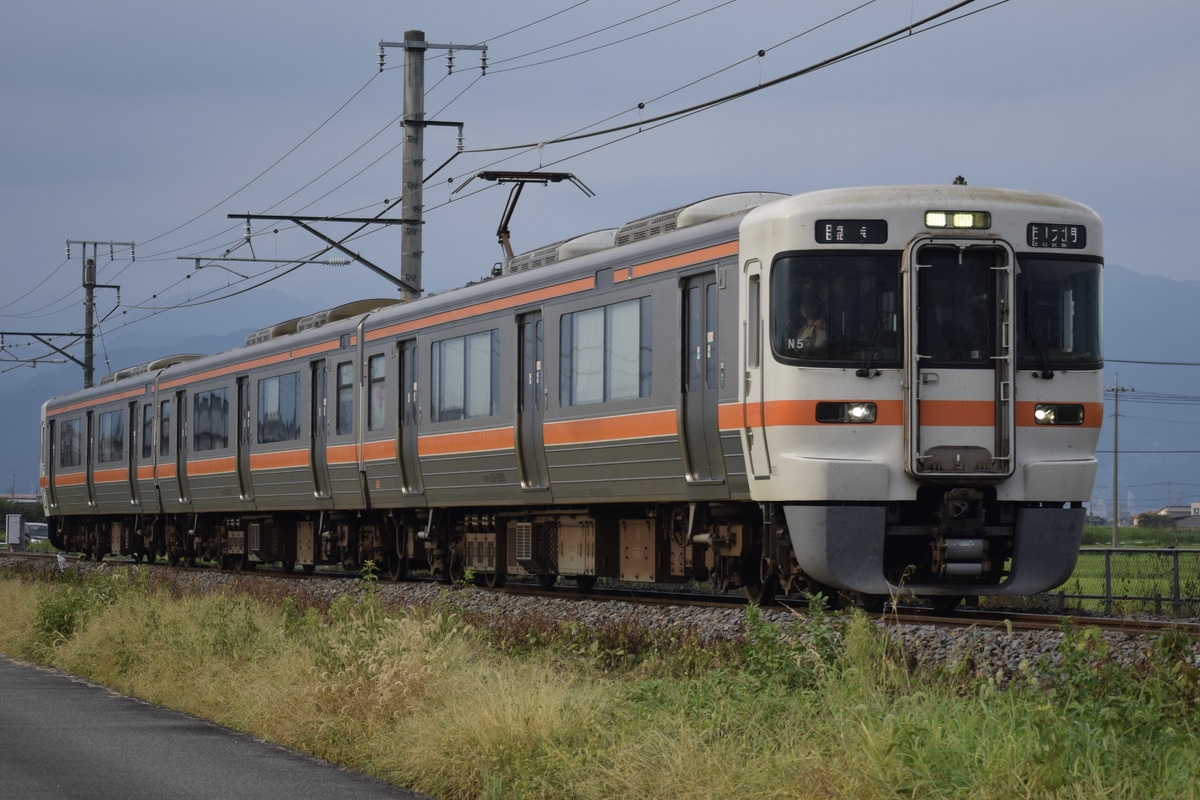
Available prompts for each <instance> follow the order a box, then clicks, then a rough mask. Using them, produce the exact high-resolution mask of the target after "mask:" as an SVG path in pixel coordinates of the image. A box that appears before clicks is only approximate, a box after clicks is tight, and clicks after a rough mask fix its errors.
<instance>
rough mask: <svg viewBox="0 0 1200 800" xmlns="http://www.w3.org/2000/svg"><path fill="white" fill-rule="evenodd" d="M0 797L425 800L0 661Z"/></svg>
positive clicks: (81, 683) (61, 676)
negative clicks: (389, 799) (373, 799)
mask: <svg viewBox="0 0 1200 800" xmlns="http://www.w3.org/2000/svg"><path fill="white" fill-rule="evenodd" d="M0 797H4V798H13V800H17V798H20V799H21V800H49V799H50V798H81V799H82V798H86V799H87V800H105V799H106V798H112V800H151V799H153V800H161V798H166V797H169V798H172V800H189V799H191V798H195V800H217V799H218V798H219V799H220V800H230V798H255V800H275V798H278V799H279V800H302V799H303V798H322V800H327V798H331V797H336V798H338V799H339V800H359V798H363V799H364V800H365V799H366V798H391V799H392V800H395V799H396V798H404V799H406V800H415V799H417V798H425V796H424V795H418V794H414V793H412V792H408V791H405V790H403V789H398V788H396V787H394V786H390V785H388V784H386V783H383V782H382V781H377V780H375V779H373V778H368V777H366V776H364V775H361V774H359V773H356V772H351V771H350V770H347V769H343V768H341V767H338V766H336V765H333V764H328V763H325V762H323V761H318V760H316V759H314V758H309V757H308V756H305V755H303V754H300V753H297V752H295V751H292V750H288V749H286V748H283V747H279V746H277V745H272V744H267V743H265V742H261V741H259V740H257V739H254V738H251V737H249V736H245V735H243V734H239V733H235V732H233V731H230V730H227V729H226V728H222V727H220V726H218V725H214V724H212V723H210V722H205V721H204V720H200V719H196V718H195V717H191V716H188V715H186V714H181V713H179V712H176V711H169V710H167V709H163V708H160V707H158V706H154V705H150V704H149V703H144V702H142V701H140V700H135V699H133V698H130V697H124V696H121V695H119V694H116V693H114V692H111V691H109V690H107V689H105V688H103V687H100V686H97V685H95V684H93V683H90V682H88V681H85V680H83V679H82V678H78V677H76V676H73V675H68V674H66V673H63V672H58V671H56V670H49V669H44V668H40V667H34V666H31V665H27V664H24V663H20V662H16V661H13V660H11V659H8V658H6V657H4V656H0ZM425 800H427V798H425Z"/></svg>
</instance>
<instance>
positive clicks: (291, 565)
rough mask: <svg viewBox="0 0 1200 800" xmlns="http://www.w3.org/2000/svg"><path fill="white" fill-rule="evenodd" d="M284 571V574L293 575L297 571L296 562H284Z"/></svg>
mask: <svg viewBox="0 0 1200 800" xmlns="http://www.w3.org/2000/svg"><path fill="white" fill-rule="evenodd" d="M283 571H284V573H286V574H288V575H291V574H292V573H293V572H295V571H296V562H295V561H284V562H283Z"/></svg>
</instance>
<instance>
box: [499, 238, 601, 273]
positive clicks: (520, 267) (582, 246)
mask: <svg viewBox="0 0 1200 800" xmlns="http://www.w3.org/2000/svg"><path fill="white" fill-rule="evenodd" d="M616 235H617V229H616V228H608V229H606V230H602V231H592V232H591V233H585V234H583V235H582V236H576V237H574V238H573V239H564V240H562V241H561V242H555V243H554V244H548V245H545V246H544V247H539V248H538V249H536V250H530V251H529V252H528V253H521V254H520V255H516V256H513V257H512V258H511V259H509V261H508V264H506V265H505V268H504V274H505V275H512V274H515V273H517V272H525V271H527V270H531V269H536V268H537V267H544V266H546V265H547V264H555V263H557V262H559V261H566V260H567V259H568V258H575V257H577V256H585V255H587V254H588V253H596V252H599V251H600V250H607V249H608V248H610V247H612V246H613V243H614V241H615V240H616Z"/></svg>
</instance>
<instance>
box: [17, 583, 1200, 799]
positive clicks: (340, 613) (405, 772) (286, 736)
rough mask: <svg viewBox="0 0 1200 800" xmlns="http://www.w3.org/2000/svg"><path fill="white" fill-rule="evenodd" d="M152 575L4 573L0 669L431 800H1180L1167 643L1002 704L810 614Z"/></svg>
mask: <svg viewBox="0 0 1200 800" xmlns="http://www.w3.org/2000/svg"><path fill="white" fill-rule="evenodd" d="M149 574H150V573H149V572H148V571H147V570H139V569H137V568H129V569H125V570H117V571H114V572H112V573H110V574H107V575H102V574H99V573H89V574H88V575H87V576H82V575H79V574H77V573H74V572H72V571H67V572H65V573H63V574H62V575H61V576H59V577H55V578H49V579H42V578H38V579H35V578H33V577H32V576H29V575H21V574H19V573H9V574H7V575H5V576H0V608H2V609H3V612H2V613H3V615H4V618H5V625H4V626H2V627H0V652H3V653H6V654H8V655H11V656H15V657H21V658H27V659H34V660H38V661H42V662H45V663H49V664H53V665H54V666H57V667H59V668H61V669H64V670H68V671H71V672H75V673H78V674H82V675H85V676H87V677H89V678H91V679H92V680H95V681H97V682H100V683H103V684H105V685H108V686H111V687H113V688H115V689H117V690H119V691H122V692H125V693H128V694H135V695H138V696H140V697H144V698H146V699H148V700H151V701H154V702H158V703H161V704H164V705H169V706H172V707H175V708H180V709H182V710H185V711H188V712H191V713H193V714H197V715H199V716H203V717H206V718H209V719H214V720H216V721H218V722H220V723H222V724H225V725H228V726H230V727H234V728H237V729H240V730H245V731H249V732H251V733H254V734H255V735H258V736H261V737H264V738H267V739H271V740H273V741H277V742H280V743H282V744H285V745H289V746H292V747H296V748H298V749H301V750H305V751H307V752H310V753H313V754H314V755H317V756H320V757H323V758H327V759H330V760H332V761H336V762H340V763H343V764H347V765H349V766H351V767H353V768H355V769H358V770H361V771H364V772H367V773H370V774H373V775H377V776H379V777H382V778H384V779H385V780H389V781H392V782H394V783H396V784H399V785H404V786H408V787H411V788H414V789H416V790H418V791H422V792H425V793H427V794H430V795H433V796H435V797H438V798H443V799H445V800H450V799H451V798H489V799H493V800H498V799H499V798H614V797H622V798H626V797H629V798H642V797H644V798H792V797H800V798H883V797H913V798H954V799H955V800H960V799H961V798H996V797H1004V798H1014V797H1055V798H1084V797H1087V798H1096V797H1196V796H1198V790H1197V788H1195V787H1197V786H1200V764H1197V761H1196V759H1195V755H1194V754H1195V753H1196V752H1200V718H1198V717H1200V715H1197V714H1196V711H1197V706H1198V705H1200V672H1198V671H1197V669H1196V668H1195V667H1194V666H1192V665H1191V664H1190V663H1189V661H1188V658H1187V654H1188V653H1189V652H1191V650H1190V649H1189V648H1191V647H1192V645H1193V642H1192V641H1191V640H1190V639H1188V638H1186V637H1182V636H1179V635H1175V636H1172V637H1168V638H1165V639H1163V640H1161V641H1160V642H1159V644H1158V645H1157V647H1156V650H1155V658H1154V660H1153V662H1152V663H1151V664H1149V665H1148V666H1147V667H1146V668H1145V669H1142V670H1137V671H1129V670H1122V669H1119V668H1117V667H1115V666H1113V664H1112V660H1111V659H1110V658H1109V655H1110V654H1109V653H1108V652H1107V651H1106V646H1105V644H1104V640H1103V639H1102V638H1100V637H1099V636H1098V635H1096V633H1095V632H1094V631H1082V632H1070V633H1068V634H1066V635H1065V638H1064V644H1063V646H1062V648H1061V650H1060V653H1059V654H1058V656H1059V657H1058V658H1057V659H1056V662H1055V664H1053V665H1051V664H1047V665H1044V666H1043V667H1042V668H1041V669H1039V670H1037V671H1036V676H1037V677H1036V678H1035V671H1034V670H1032V669H1030V670H1029V671H1028V672H1026V673H1023V674H1022V675H1020V676H1018V678H1017V679H1016V680H1014V681H1012V682H1011V683H1009V684H1005V685H1004V686H1001V685H998V684H997V683H995V682H993V681H987V680H982V681H981V680H977V679H975V678H973V677H970V676H969V675H967V674H966V671H965V670H964V671H963V672H961V673H960V672H955V671H952V670H931V669H922V668H918V667H916V666H915V665H914V664H912V663H910V660H909V658H908V657H907V655H906V651H905V647H904V644H903V642H895V641H893V640H891V639H889V638H887V637H885V636H884V635H882V634H881V633H880V632H879V630H878V629H877V628H876V627H875V625H874V624H873V623H872V622H870V621H869V620H867V619H866V618H865V617H863V616H862V615H860V614H857V613H850V614H846V615H837V614H832V613H826V612H824V611H823V610H822V609H820V608H818V609H817V610H816V612H815V613H813V614H811V615H807V616H803V617H797V618H795V620H794V621H793V622H792V623H790V624H788V625H777V624H774V623H771V622H769V621H767V620H766V619H764V618H763V616H762V615H761V614H759V612H758V611H757V609H754V608H751V609H749V610H748V611H747V612H746V618H745V620H744V622H745V630H746V634H745V636H744V638H743V640H742V641H739V642H732V643H729V644H727V645H721V646H712V645H704V646H702V645H701V644H699V643H697V642H691V641H675V642H672V643H670V644H669V646H662V645H660V644H658V643H656V642H655V641H654V640H652V639H651V638H649V637H647V636H645V635H644V634H643V633H641V632H640V631H637V630H634V629H630V628H613V629H597V630H590V629H586V628H582V627H580V626H578V625H548V624H546V623H544V622H535V621H528V622H521V621H517V622H509V623H508V624H506V625H505V626H504V627H502V628H500V629H493V628H491V627H490V626H489V625H488V624H487V621H486V620H483V619H469V618H466V617H464V616H462V615H461V614H458V613H452V612H449V611H446V610H444V609H440V610H439V609H404V608H397V609H389V608H386V607H384V605H383V604H382V603H381V602H380V601H379V599H378V596H377V595H376V594H374V593H372V592H370V591H369V590H368V592H367V593H366V596H365V599H361V600H357V601H356V600H351V599H349V598H348V597H343V598H342V599H340V600H339V601H337V602H336V603H334V604H332V606H329V607H325V608H308V607H301V606H299V605H298V604H297V603H296V602H295V601H294V600H290V599H288V598H285V597H276V596H255V597H252V596H248V595H245V594H235V595H221V594H212V595H202V596H182V597H180V596H177V594H178V593H177V592H176V591H175V590H174V589H173V587H172V586H171V585H170V584H168V583H161V584H160V583H155V582H153V580H152V579H151V578H150V577H148V576H149ZM369 585H370V584H369V583H368V588H369ZM983 657H984V656H983V654H981V655H980V658H983Z"/></svg>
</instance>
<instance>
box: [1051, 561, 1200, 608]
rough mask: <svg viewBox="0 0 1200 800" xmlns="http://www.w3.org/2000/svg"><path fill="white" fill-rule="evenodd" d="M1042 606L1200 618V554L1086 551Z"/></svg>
mask: <svg viewBox="0 0 1200 800" xmlns="http://www.w3.org/2000/svg"><path fill="white" fill-rule="evenodd" d="M1039 597H1040V598H1041V599H1042V601H1043V602H1048V603H1049V604H1051V605H1054V606H1058V607H1063V608H1066V607H1068V606H1070V607H1073V608H1083V609H1087V610H1096V611H1103V612H1104V613H1105V614H1113V613H1118V612H1119V613H1121V614H1136V613H1143V614H1154V615H1156V616H1174V617H1193V618H1194V617H1200V550H1181V549H1177V548H1173V547H1167V548H1132V547H1119V548H1112V547H1105V548H1094V547H1089V548H1085V549H1082V550H1080V551H1079V562H1078V563H1077V564H1076V565H1075V571H1074V572H1073V573H1072V574H1071V577H1070V578H1069V579H1068V580H1067V582H1066V583H1064V584H1063V585H1062V586H1060V587H1058V589H1056V590H1054V591H1052V592H1046V593H1044V594H1042V595H1040V596H1039Z"/></svg>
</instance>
